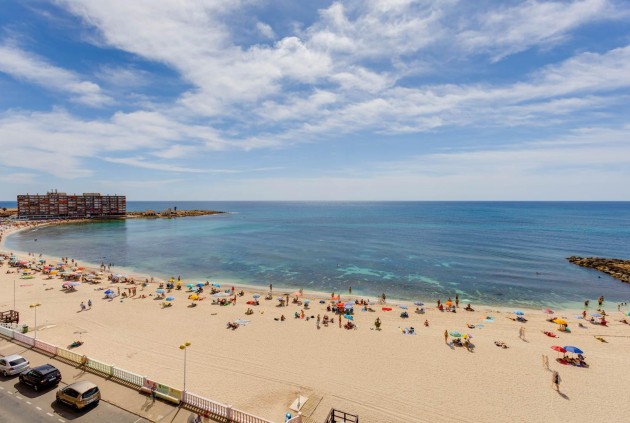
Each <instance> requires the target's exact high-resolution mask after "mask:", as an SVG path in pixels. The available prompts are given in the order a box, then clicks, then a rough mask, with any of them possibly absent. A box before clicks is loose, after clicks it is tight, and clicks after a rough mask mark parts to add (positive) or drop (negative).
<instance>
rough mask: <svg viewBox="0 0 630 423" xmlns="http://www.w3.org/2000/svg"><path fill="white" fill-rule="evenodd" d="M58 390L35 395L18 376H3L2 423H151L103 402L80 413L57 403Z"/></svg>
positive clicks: (0, 386) (0, 384)
mask: <svg viewBox="0 0 630 423" xmlns="http://www.w3.org/2000/svg"><path fill="white" fill-rule="evenodd" d="M62 385H63V384H62ZM56 391H57V388H49V389H47V390H45V391H40V392H35V391H33V390H32V389H31V388H30V387H28V386H24V385H22V384H20V383H19V382H18V378H17V376H14V377H8V378H6V377H3V376H0V410H1V411H0V423H40V422H41V423H65V422H75V421H76V422H82V423H100V422H121V423H148V422H149V420H146V419H144V418H142V417H138V416H136V415H135V414H131V413H129V412H127V411H125V410H121V409H120V408H118V407H114V406H113V405H110V404H107V403H106V402H105V401H101V402H100V403H99V404H98V405H97V406H96V407H92V408H89V409H87V410H81V411H76V410H74V409H72V408H70V407H68V406H66V405H63V404H57V403H56V401H55V392H56ZM103 400H107V398H103Z"/></svg>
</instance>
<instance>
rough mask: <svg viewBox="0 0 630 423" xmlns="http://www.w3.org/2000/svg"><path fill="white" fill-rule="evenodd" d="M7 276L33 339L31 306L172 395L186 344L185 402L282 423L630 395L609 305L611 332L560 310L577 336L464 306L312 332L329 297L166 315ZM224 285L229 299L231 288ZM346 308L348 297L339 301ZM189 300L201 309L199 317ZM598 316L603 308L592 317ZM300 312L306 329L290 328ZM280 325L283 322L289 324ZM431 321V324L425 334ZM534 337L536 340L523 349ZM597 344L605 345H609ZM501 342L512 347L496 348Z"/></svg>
mask: <svg viewBox="0 0 630 423" xmlns="http://www.w3.org/2000/svg"><path fill="white" fill-rule="evenodd" d="M3 240H4V237H3ZM0 248H3V247H0ZM18 255H19V256H20V257H22V256H23V255H22V254H18ZM25 258H31V259H32V258H33V256H26V257H25ZM35 258H37V256H35ZM52 262H53V263H57V260H55V259H53V261H52ZM81 264H85V262H81ZM7 268H8V267H7V264H6V262H5V264H4V265H3V266H2V267H1V269H2V271H0V309H1V310H4V309H9V308H11V304H12V301H13V298H14V297H13V293H14V292H15V293H16V300H15V301H16V306H15V309H16V310H18V311H19V312H20V319H21V323H24V324H27V325H28V326H29V330H30V332H29V333H31V334H32V332H33V330H34V317H35V316H34V312H33V310H31V309H30V308H29V306H30V304H33V303H34V302H37V303H40V304H42V306H41V307H38V311H37V313H38V316H37V319H38V320H37V325H38V326H37V331H38V332H37V338H38V339H42V340H44V341H46V342H50V343H52V344H55V345H59V346H65V345H68V344H70V343H71V342H73V341H75V340H76V339H77V337H78V336H81V337H82V340H83V341H84V344H83V345H82V346H80V347H79V348H78V349H77V350H76V351H77V352H78V353H81V354H86V355H88V356H90V357H94V359H96V360H99V361H102V362H104V363H113V364H116V365H117V366H120V367H121V368H125V369H127V370H129V371H132V372H134V373H137V374H141V375H145V376H147V377H149V378H150V379H152V380H156V381H159V382H160V383H163V384H165V385H168V386H172V387H174V388H176V389H179V388H181V387H182V365H183V358H184V357H183V356H182V352H181V350H180V349H179V345H181V344H182V343H183V342H187V341H188V342H191V347H190V349H189V351H188V352H187V354H188V362H187V368H188V379H187V389H188V390H189V391H190V392H192V393H195V394H197V395H201V396H203V397H206V398H208V399H211V400H214V401H218V402H220V403H224V404H231V405H233V406H234V407H235V408H238V409H241V410H245V411H247V412H249V413H252V414H255V415H258V416H262V417H264V418H267V419H270V420H272V421H275V422H280V421H283V416H284V414H285V413H286V412H288V411H291V410H289V408H288V407H289V405H290V404H291V403H292V402H293V401H294V400H295V398H296V396H297V395H302V396H305V397H308V398H309V400H308V401H307V402H306V404H305V407H304V409H303V412H304V413H305V416H306V417H310V418H311V419H312V421H324V420H325V419H326V416H327V414H328V411H329V410H330V408H332V407H334V408H336V409H339V410H343V411H346V412H349V413H351V414H357V415H360V416H361V421H362V422H364V423H398V422H401V421H405V422H418V423H419V422H425V421H433V422H450V421H462V420H463V421H495V420H506V421H543V420H544V421H566V420H574V421H580V416H584V415H588V413H589V411H592V409H593V408H594V407H598V405H601V404H602V402H603V401H606V398H609V395H610V392H620V391H623V390H624V389H625V386H624V383H625V379H623V378H619V377H618V374H619V369H623V368H630V356H629V355H628V354H626V351H627V350H628V348H630V325H626V324H622V323H620V322H618V320H620V319H621V318H622V316H623V315H625V313H626V312H627V311H628V307H624V308H623V310H622V312H623V314H622V313H620V312H617V311H616V307H614V309H613V305H612V304H609V303H606V304H605V308H606V310H607V313H608V314H609V320H610V324H609V326H608V327H600V326H599V325H592V324H590V323H588V322H586V321H584V320H578V319H577V318H576V317H575V315H576V314H578V313H579V312H581V309H577V308H575V309H561V310H557V313H556V316H557V317H561V318H565V319H566V320H567V321H569V323H570V326H571V328H572V331H573V333H562V332H556V331H557V328H558V325H557V324H554V323H550V322H548V321H547V318H548V315H547V314H545V313H544V312H542V311H541V310H540V309H527V310H525V309H524V311H525V313H526V318H527V319H528V322H527V323H521V322H517V321H515V320H514V317H515V314H514V313H513V309H511V308H509V307H495V306H488V307H486V306H482V305H479V304H473V308H474V309H475V311H472V312H467V311H464V310H463V308H464V306H465V304H466V303H464V302H462V303H460V308H459V309H457V313H449V312H440V311H437V310H436V307H435V303H433V302H431V303H428V305H425V307H424V308H425V310H426V312H425V314H416V313H414V308H415V306H414V305H411V304H409V302H406V301H398V300H394V299H390V298H388V300H387V307H389V308H392V309H393V310H391V311H387V310H384V309H382V307H381V305H373V306H372V307H373V308H374V309H376V310H375V311H374V312H369V311H368V312H363V311H362V310H359V308H360V307H361V306H355V313H354V314H353V322H354V323H355V324H356V325H357V329H356V330H346V329H344V328H343V327H341V326H338V325H339V322H342V323H346V322H347V321H348V320H349V319H347V318H343V317H342V315H335V314H332V315H333V318H334V319H335V321H334V323H333V324H330V325H328V326H324V325H322V326H321V327H319V325H317V326H316V320H315V316H318V315H322V316H324V315H330V314H331V312H330V311H328V310H327V308H326V307H327V305H329V304H330V294H329V293H310V292H307V291H304V294H303V297H301V299H306V298H308V299H310V300H312V302H311V306H310V307H309V308H308V309H306V308H303V307H302V306H300V305H298V304H295V303H290V304H289V305H288V306H285V307H280V306H279V305H278V301H277V300H276V298H275V297H276V296H278V294H279V293H283V292H284V290H281V289H280V288H279V287H276V286H274V289H273V292H274V295H273V298H272V300H263V299H262V298H261V299H260V304H259V305H250V304H247V303H246V302H247V301H248V300H250V301H251V299H252V298H253V297H252V294H254V293H262V292H264V291H266V287H263V288H265V289H262V290H261V289H260V287H257V288H258V289H252V290H249V289H245V288H244V286H243V285H241V284H238V285H235V287H236V291H237V292H238V291H239V290H241V289H243V290H245V291H246V292H245V294H244V296H243V297H237V303H235V304H230V305H229V306H220V305H215V304H212V302H211V301H212V299H213V297H211V296H208V293H204V294H202V295H203V296H204V297H205V298H204V300H201V301H192V300H191V299H188V298H187V297H188V296H189V295H190V292H187V291H184V290H183V289H182V290H180V291H178V290H173V291H172V293H169V294H168V295H171V296H173V297H174V298H175V299H174V301H173V302H172V303H173V306H170V307H163V306H162V302H163V300H161V299H157V298H156V296H155V293H154V292H155V288H157V285H150V286H149V288H148V289H147V288H145V289H144V291H143V290H142V289H141V286H140V285H138V284H136V285H129V284H125V283H113V282H110V281H108V280H103V281H102V282H101V283H99V284H95V285H92V284H89V283H83V284H81V285H80V286H78V287H77V289H76V290H75V291H72V292H68V291H66V290H62V289H60V288H61V284H62V280H61V279H60V278H57V277H54V278H53V279H46V278H45V276H44V275H42V274H40V273H36V274H35V276H34V278H32V279H27V280H22V279H18V277H19V274H16V273H12V274H6V273H5V270H6V269H7ZM97 268H98V266H97ZM12 270H13V269H12ZM113 270H114V272H116V270H119V268H117V267H115V268H114V269H113ZM130 276H131V275H130ZM187 282H190V281H188V280H186V281H184V282H183V283H184V284H186V283H187ZM221 282H222V289H225V288H226V287H229V284H228V285H227V286H226V284H225V283H223V281H221ZM129 287H137V289H138V294H140V295H137V296H133V297H129V298H124V297H122V296H121V297H116V298H115V299H109V298H107V297H103V290H104V289H113V290H116V289H117V288H120V289H121V290H127V289H129ZM204 291H206V289H205V288H204ZM291 291H292V290H288V291H287V292H291ZM318 294H319V295H323V298H322V299H323V300H324V304H320V303H319V301H318V298H319V297H317V295H318ZM143 295H146V297H143ZM263 295H264V294H263ZM355 297H357V298H365V296H363V297H362V296H361V295H353V296H352V298H355ZM349 298H350V297H349V296H348V295H347V294H345V295H344V294H342V300H348V299H349ZM88 300H91V301H92V302H93V306H92V307H91V308H89V309H87V310H82V309H80V308H79V303H80V302H84V303H87V301H88ZM335 302H336V301H335ZM192 303H194V304H197V305H196V306H195V307H192ZM399 304H409V305H408V306H407V307H408V312H409V317H408V318H403V317H402V316H401V315H400V313H401V312H403V309H402V308H400V307H399V306H398V305H399ZM248 308H251V309H252V310H253V313H252V314H251V315H248V314H247V313H246V310H247V309H248ZM595 309H596V303H594V304H592V305H591V306H590V308H589V313H594V312H595ZM302 311H304V312H305V313H306V314H307V316H306V317H305V318H300V317H294V314H298V315H299V314H300V313H301V312H302ZM283 315H284V316H285V317H286V320H285V321H281V319H280V318H281V316H283ZM489 316H490V317H492V318H491V319H489ZM377 317H378V318H379V319H380V320H381V321H382V328H381V330H378V331H377V330H375V328H374V322H375V318H377ZM425 320H426V321H427V322H430V326H425V325H424V324H423V322H425ZM236 321H240V322H242V323H241V324H240V326H239V327H237V328H236V329H229V328H226V322H236ZM578 322H584V323H585V324H586V325H585V327H584V328H581V327H579V326H578ZM471 324H472V326H473V328H471ZM409 327H414V328H415V332H414V334H413V335H412V336H410V334H408V333H405V331H404V330H405V328H409ZM525 328H526V329H527V333H526V334H525V336H524V338H521V336H520V331H521V330H523V331H524V330H525ZM445 331H447V332H453V331H460V332H461V333H468V334H470V335H471V336H472V338H471V339H472V341H473V343H474V348H473V350H472V351H467V350H466V348H463V347H457V346H456V345H453V344H452V340H453V339H455V338H449V342H448V343H447V342H445V340H444V337H443V334H444V332H445ZM544 331H554V332H556V333H559V334H560V338H561V339H557V338H550V337H548V336H546V335H545V334H544V333H543V332H544ZM77 333H80V334H81V335H77ZM597 336H599V337H601V336H603V337H605V339H606V343H602V342H600V341H598V340H597V339H596V337H597ZM495 341H501V342H504V343H506V344H507V345H508V346H509V348H507V349H503V348H498V347H497V346H496V344H495ZM552 345H575V346H578V347H579V348H581V349H583V350H584V351H585V356H586V360H587V362H588V364H589V365H590V368H577V367H574V366H567V365H562V364H560V363H558V362H556V361H555V360H554V358H555V357H556V356H557V353H555V352H554V351H553V350H551V349H550V347H551V346H552ZM541 354H542V357H543V360H544V358H545V357H547V358H548V359H549V364H550V370H551V369H553V370H557V371H559V372H560V373H561V375H562V379H563V386H562V390H563V393H566V395H567V396H568V397H569V398H570V399H571V401H570V402H569V401H567V400H566V399H564V398H563V397H561V396H559V395H558V394H557V393H555V392H554V391H553V390H551V388H550V387H549V377H550V373H549V370H547V369H545V368H544V367H543V368H541ZM418 381H427V384H428V383H430V388H422V387H420V388H419V387H418ZM470 381H474V386H471V385H470V383H467V382H470ZM515 381H518V383H515ZM433 382H436V383H433ZM602 386H605V388H606V389H602ZM545 388H546V389H545ZM488 393H492V401H488ZM515 396H518V398H519V401H518V402H517V403H515V402H514V398H515ZM455 401H457V404H458V410H465V412H461V411H457V412H456V413H455V414H454V415H452V414H451V412H448V413H445V412H444V410H452V409H453V408H452V405H453V403H454V402H455ZM541 405H542V406H541ZM598 410H600V411H599V412H600V417H601V418H602V419H607V420H612V421H620V420H622V419H623V417H622V416H626V415H627V414H628V413H630V404H626V405H623V404H621V403H620V404H617V406H615V407H604V408H601V409H600V408H598ZM291 412H292V413H293V411H291Z"/></svg>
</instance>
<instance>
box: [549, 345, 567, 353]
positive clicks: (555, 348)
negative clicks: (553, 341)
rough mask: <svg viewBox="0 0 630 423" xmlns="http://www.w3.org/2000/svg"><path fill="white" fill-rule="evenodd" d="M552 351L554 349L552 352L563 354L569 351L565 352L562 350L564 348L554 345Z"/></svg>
mask: <svg viewBox="0 0 630 423" xmlns="http://www.w3.org/2000/svg"><path fill="white" fill-rule="evenodd" d="M551 349H552V350H554V351H558V352H561V353H565V352H567V350H565V349H564V348H562V347H561V346H559V345H554V346H552V347H551Z"/></svg>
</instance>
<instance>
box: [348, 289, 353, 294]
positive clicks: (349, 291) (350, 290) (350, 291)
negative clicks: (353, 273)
mask: <svg viewBox="0 0 630 423" xmlns="http://www.w3.org/2000/svg"><path fill="white" fill-rule="evenodd" d="M348 293H349V294H350V295H352V287H350V288H348Z"/></svg>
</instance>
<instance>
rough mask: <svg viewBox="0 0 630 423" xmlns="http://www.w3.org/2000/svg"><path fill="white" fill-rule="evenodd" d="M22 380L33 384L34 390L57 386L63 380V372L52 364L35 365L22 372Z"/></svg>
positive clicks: (27, 383)
mask: <svg viewBox="0 0 630 423" xmlns="http://www.w3.org/2000/svg"><path fill="white" fill-rule="evenodd" d="M20 382H22V383H24V384H26V385H31V386H32V387H33V389H34V390H36V391H39V390H40V389H43V388H47V387H49V386H56V385H58V384H59V382H61V372H60V371H59V370H58V369H57V368H56V367H55V366H53V365H52V364H44V365H43V366H38V367H34V368H32V369H30V370H27V371H25V372H24V373H20Z"/></svg>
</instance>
